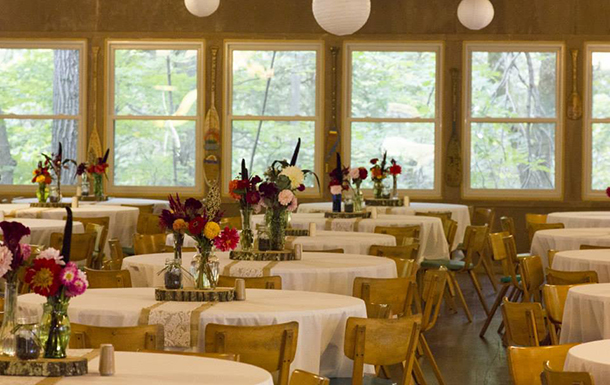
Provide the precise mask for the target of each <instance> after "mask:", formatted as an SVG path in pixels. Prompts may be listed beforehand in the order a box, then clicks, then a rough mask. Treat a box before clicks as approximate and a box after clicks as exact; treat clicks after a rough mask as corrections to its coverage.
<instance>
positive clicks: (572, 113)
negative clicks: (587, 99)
mask: <svg viewBox="0 0 610 385" xmlns="http://www.w3.org/2000/svg"><path fill="white" fill-rule="evenodd" d="M577 73H578V50H577V49H573V50H572V93H571V94H570V99H569V100H570V101H569V104H568V118H570V119H572V120H578V119H580V118H581V117H582V99H581V98H580V95H578V77H577V76H578V75H577Z"/></svg>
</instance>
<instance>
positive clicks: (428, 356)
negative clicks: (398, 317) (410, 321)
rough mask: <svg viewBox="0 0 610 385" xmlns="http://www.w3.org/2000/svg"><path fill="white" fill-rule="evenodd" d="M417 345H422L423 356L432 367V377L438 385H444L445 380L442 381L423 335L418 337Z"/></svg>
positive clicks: (439, 371)
mask: <svg viewBox="0 0 610 385" xmlns="http://www.w3.org/2000/svg"><path fill="white" fill-rule="evenodd" d="M419 343H420V345H422V347H423V349H424V354H425V356H426V358H427V359H428V361H429V362H430V365H431V366H432V371H433V372H434V376H435V377H436V380H437V381H438V383H439V385H445V380H444V379H443V375H442V374H441V370H440V368H439V367H438V365H437V363H436V360H435V359H434V356H433V355H432V350H430V345H428V341H426V337H424V334H423V333H422V334H420V335H419Z"/></svg>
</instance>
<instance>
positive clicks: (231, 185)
mask: <svg viewBox="0 0 610 385" xmlns="http://www.w3.org/2000/svg"><path fill="white" fill-rule="evenodd" d="M238 184H239V181H238V180H236V179H234V180H232V181H230V182H229V195H230V196H231V198H233V199H235V200H240V199H241V195H239V194H237V193H236V192H235V190H237V189H238V188H237V185H238Z"/></svg>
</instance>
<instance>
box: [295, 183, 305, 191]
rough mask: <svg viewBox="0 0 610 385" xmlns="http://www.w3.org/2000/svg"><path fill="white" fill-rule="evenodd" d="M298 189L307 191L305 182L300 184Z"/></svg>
mask: <svg viewBox="0 0 610 385" xmlns="http://www.w3.org/2000/svg"><path fill="white" fill-rule="evenodd" d="M297 190H298V191H305V185H304V184H300V185H299V187H297Z"/></svg>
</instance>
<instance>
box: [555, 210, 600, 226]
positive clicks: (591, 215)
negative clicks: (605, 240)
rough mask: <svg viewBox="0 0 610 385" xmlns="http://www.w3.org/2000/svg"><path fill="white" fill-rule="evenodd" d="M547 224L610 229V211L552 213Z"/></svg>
mask: <svg viewBox="0 0 610 385" xmlns="http://www.w3.org/2000/svg"><path fill="white" fill-rule="evenodd" d="M547 222H548V223H563V224H564V225H565V226H566V228H586V227H610V211H573V212H566V213H551V214H549V216H548V219H547Z"/></svg>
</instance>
